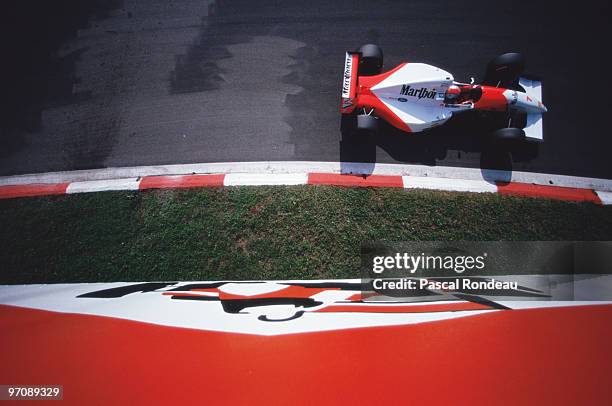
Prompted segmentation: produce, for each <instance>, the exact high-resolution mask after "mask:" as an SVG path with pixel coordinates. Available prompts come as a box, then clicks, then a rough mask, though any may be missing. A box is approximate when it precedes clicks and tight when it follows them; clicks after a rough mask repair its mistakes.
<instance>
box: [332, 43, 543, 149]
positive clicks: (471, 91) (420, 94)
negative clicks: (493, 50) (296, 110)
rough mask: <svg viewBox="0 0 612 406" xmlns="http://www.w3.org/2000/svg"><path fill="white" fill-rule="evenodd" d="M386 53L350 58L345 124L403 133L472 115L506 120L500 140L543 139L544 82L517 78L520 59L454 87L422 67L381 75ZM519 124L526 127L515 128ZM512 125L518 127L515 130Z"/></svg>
mask: <svg viewBox="0 0 612 406" xmlns="http://www.w3.org/2000/svg"><path fill="white" fill-rule="evenodd" d="M382 65H383V53H382V50H381V49H380V47H378V46H377V45H372V44H368V45H364V46H362V47H361V48H360V49H359V51H357V52H347V53H346V59H345V63H344V79H343V83H342V105H341V108H340V111H341V113H342V114H343V115H344V119H356V122H355V125H356V127H357V129H358V130H365V131H376V130H377V129H378V124H379V119H383V120H385V121H386V122H388V123H389V124H391V125H392V126H394V127H396V128H399V129H400V130H403V131H405V132H409V133H415V132H420V131H424V130H427V129H430V128H432V127H436V126H439V125H440V124H443V123H445V122H446V121H448V120H449V119H450V118H451V117H452V116H453V114H456V113H462V112H467V111H471V110H479V111H489V112H498V113H502V114H507V118H508V120H507V121H506V123H507V126H506V127H505V128H500V129H499V130H497V131H495V132H494V133H493V134H492V135H493V137H494V139H498V140H521V139H525V138H529V139H534V140H538V141H541V140H542V139H543V131H542V114H543V113H545V112H546V111H547V109H546V107H545V106H544V104H542V101H541V100H542V86H541V82H539V81H536V80H529V79H526V78H523V77H519V76H520V74H521V73H522V71H523V66H524V64H523V60H522V57H521V55H520V54H516V53H508V54H503V55H500V56H498V57H497V58H495V59H493V60H492V61H491V62H490V63H489V65H488V67H487V72H486V75H485V79H484V81H483V83H482V84H479V85H478V84H474V83H473V82H474V80H473V79H472V80H471V82H472V83H461V82H456V81H455V80H454V78H453V75H452V74H450V73H449V72H446V71H445V70H442V69H440V68H437V67H435V66H431V65H427V64H424V63H402V64H400V65H398V66H396V67H395V68H393V69H391V70H389V71H387V72H384V73H381V68H382ZM518 123H524V125H521V126H520V127H522V128H517V124H518ZM513 124H514V125H513Z"/></svg>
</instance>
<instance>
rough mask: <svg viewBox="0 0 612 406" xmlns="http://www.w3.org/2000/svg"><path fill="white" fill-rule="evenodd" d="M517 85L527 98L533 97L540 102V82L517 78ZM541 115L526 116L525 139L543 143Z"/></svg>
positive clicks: (530, 114)
mask: <svg viewBox="0 0 612 406" xmlns="http://www.w3.org/2000/svg"><path fill="white" fill-rule="evenodd" d="M519 85H521V86H522V87H523V89H525V93H527V96H530V97H533V98H535V99H537V100H540V101H543V100H542V82H540V81H538V80H531V79H527V78H519ZM542 121H543V120H542V113H529V114H527V123H526V124H525V128H524V129H523V131H525V137H527V138H530V139H533V140H537V141H543V140H544V129H543V126H542Z"/></svg>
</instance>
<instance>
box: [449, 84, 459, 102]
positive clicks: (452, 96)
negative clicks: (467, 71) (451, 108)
mask: <svg viewBox="0 0 612 406" xmlns="http://www.w3.org/2000/svg"><path fill="white" fill-rule="evenodd" d="M460 95H461V89H460V88H459V86H457V85H451V86H449V87H448V90H447V91H446V100H448V101H449V102H456V101H457V100H459V96H460Z"/></svg>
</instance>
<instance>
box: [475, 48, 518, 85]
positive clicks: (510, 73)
mask: <svg viewBox="0 0 612 406" xmlns="http://www.w3.org/2000/svg"><path fill="white" fill-rule="evenodd" d="M524 69H525V60H524V59H523V56H522V55H521V54H518V53H515V52H511V53H507V54H503V55H499V56H498V57H496V58H494V59H493V60H491V62H489V64H488V65H487V72H486V74H485V80H484V82H485V84H488V85H491V86H497V85H498V84H499V85H500V86H507V85H508V84H511V83H513V82H515V81H516V80H517V79H518V77H519V76H520V75H521V73H523V70H524Z"/></svg>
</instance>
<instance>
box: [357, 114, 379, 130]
mask: <svg viewBox="0 0 612 406" xmlns="http://www.w3.org/2000/svg"><path fill="white" fill-rule="evenodd" d="M378 120H379V119H378V117H375V116H372V115H369V116H368V115H366V114H360V115H358V116H357V130H359V131H360V132H376V131H378Z"/></svg>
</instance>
